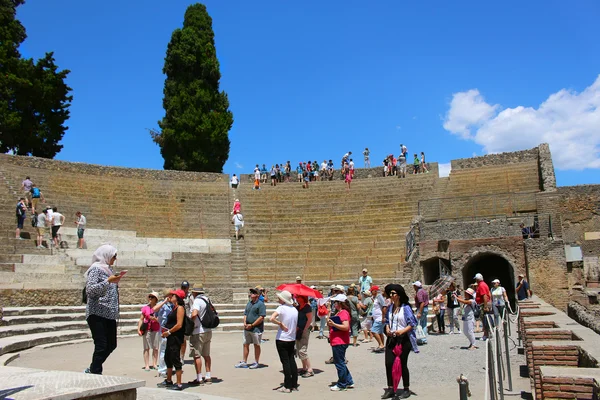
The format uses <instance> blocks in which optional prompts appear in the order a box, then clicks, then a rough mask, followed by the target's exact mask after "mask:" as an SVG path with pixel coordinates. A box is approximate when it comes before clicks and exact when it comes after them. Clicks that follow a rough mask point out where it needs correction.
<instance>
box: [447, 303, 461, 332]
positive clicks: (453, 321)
mask: <svg viewBox="0 0 600 400" xmlns="http://www.w3.org/2000/svg"><path fill="white" fill-rule="evenodd" d="M459 312H460V307H456V308H454V309H451V308H449V309H448V310H447V311H446V313H447V314H448V319H449V320H450V332H454V327H456V329H457V330H458V333H460V322H459V321H458V313H459Z"/></svg>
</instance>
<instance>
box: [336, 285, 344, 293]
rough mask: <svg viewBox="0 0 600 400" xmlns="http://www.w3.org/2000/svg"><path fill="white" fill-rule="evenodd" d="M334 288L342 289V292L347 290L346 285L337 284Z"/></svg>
mask: <svg viewBox="0 0 600 400" xmlns="http://www.w3.org/2000/svg"><path fill="white" fill-rule="evenodd" d="M334 289H335V290H339V291H342V292H345V291H346V288H345V287H343V286H342V285H335V287H334Z"/></svg>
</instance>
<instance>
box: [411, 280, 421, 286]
mask: <svg viewBox="0 0 600 400" xmlns="http://www.w3.org/2000/svg"><path fill="white" fill-rule="evenodd" d="M413 286H416V287H423V284H422V283H421V281H414V282H413Z"/></svg>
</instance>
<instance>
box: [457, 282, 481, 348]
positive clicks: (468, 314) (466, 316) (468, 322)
mask: <svg viewBox="0 0 600 400" xmlns="http://www.w3.org/2000/svg"><path fill="white" fill-rule="evenodd" d="M473 296H475V291H474V290H473V289H471V288H468V289H467V290H465V298H464V299H463V298H462V297H460V296H458V295H454V298H455V299H456V300H457V301H459V302H460V303H462V304H464V305H465V307H464V308H463V316H462V320H463V333H464V334H465V336H466V337H467V339H469V347H468V349H469V350H475V349H477V346H475V316H474V315H475V306H476V304H477V302H476V301H475V299H474V298H473Z"/></svg>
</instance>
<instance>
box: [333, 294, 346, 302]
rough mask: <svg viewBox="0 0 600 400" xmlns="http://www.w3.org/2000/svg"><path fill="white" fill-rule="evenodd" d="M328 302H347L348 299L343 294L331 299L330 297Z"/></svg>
mask: <svg viewBox="0 0 600 400" xmlns="http://www.w3.org/2000/svg"><path fill="white" fill-rule="evenodd" d="M329 300H331V301H346V300H348V298H347V297H346V295H345V294H342V293H340V294H336V295H335V296H333V297H330V298H329Z"/></svg>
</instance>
